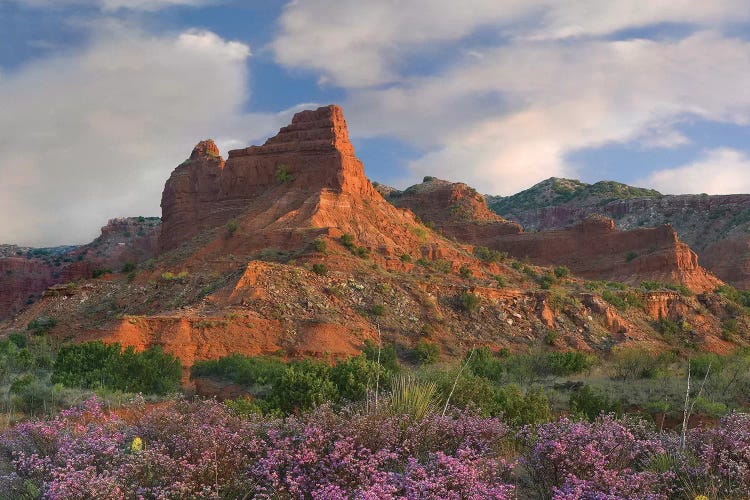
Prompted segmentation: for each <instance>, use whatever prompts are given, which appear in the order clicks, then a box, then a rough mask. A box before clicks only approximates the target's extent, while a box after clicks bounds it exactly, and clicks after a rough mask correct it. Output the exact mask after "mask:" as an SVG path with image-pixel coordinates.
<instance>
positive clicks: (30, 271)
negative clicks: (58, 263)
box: [0, 257, 55, 319]
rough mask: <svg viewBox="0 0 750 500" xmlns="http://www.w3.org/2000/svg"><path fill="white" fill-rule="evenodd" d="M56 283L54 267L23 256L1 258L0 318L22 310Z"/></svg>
mask: <svg viewBox="0 0 750 500" xmlns="http://www.w3.org/2000/svg"><path fill="white" fill-rule="evenodd" d="M53 283H55V279H54V277H53V267H52V266H50V265H48V264H46V263H44V262H41V261H38V260H31V259H25V258H22V257H6V258H3V259H0V319H2V318H6V317H8V316H10V315H12V314H13V313H15V312H17V311H18V310H20V309H21V308H22V307H23V306H24V305H26V304H27V302H29V301H33V300H34V299H36V298H37V297H39V296H40V295H41V293H42V292H44V290H45V289H46V288H47V287H48V286H50V285H52V284H53Z"/></svg>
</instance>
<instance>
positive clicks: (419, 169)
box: [345, 32, 750, 194]
mask: <svg viewBox="0 0 750 500" xmlns="http://www.w3.org/2000/svg"><path fill="white" fill-rule="evenodd" d="M749 85H750V43H748V42H747V41H744V40H740V39H731V38H726V37H724V36H722V35H719V34H716V33H712V32H699V33H695V34H693V35H690V36H688V37H686V38H683V39H680V40H670V41H655V40H640V39H635V40H627V41H608V40H586V41H581V42H577V43H574V44H558V43H556V42H550V41H543V42H533V43H530V42H527V41H516V42H514V43H511V44H506V45H504V46H501V47H498V48H494V49H491V50H489V49H488V50H485V51H484V52H483V57H482V58H481V59H476V58H473V57H467V58H466V59H465V60H464V61H462V62H461V63H458V64H455V65H453V66H452V67H450V68H448V69H447V70H445V71H443V72H441V73H439V74H436V75H430V76H424V77H405V78H403V79H402V80H401V81H400V82H399V83H398V84H394V85H391V86H389V87H388V88H386V89H379V88H374V89H354V90H352V91H351V92H350V93H349V97H348V102H347V103H346V106H345V109H346V110H347V116H348V120H349V122H350V123H351V125H352V128H353V130H355V131H356V132H357V133H358V134H362V135H366V136H377V135H391V136H395V137H398V138H400V139H402V140H406V141H408V142H410V143H412V144H415V145H418V146H419V147H420V148H422V149H424V150H426V151H427V153H426V154H425V155H424V156H423V157H422V158H419V159H417V160H415V161H412V162H411V163H410V168H411V170H412V172H411V178H410V180H416V179H419V178H420V177H422V176H424V175H436V176H442V177H446V178H449V179H456V180H462V181H465V182H469V183H470V184H472V185H474V186H476V187H477V188H479V189H481V190H483V191H484V192H489V193H499V194H511V193H513V192H515V191H517V190H519V189H523V188H525V187H528V186H529V185H531V184H533V183H534V182H537V181H539V180H541V179H544V178H546V177H550V176H575V175H576V174H577V169H576V165H571V164H569V162H568V161H567V157H568V156H569V154H570V153H572V152H574V151H579V150H583V149H590V148H597V147H602V146H605V145H608V144H613V143H619V144H628V143H633V142H635V143H639V144H640V147H641V148H654V147H677V146H679V145H682V144H685V143H686V142H688V139H687V138H686V137H684V136H683V135H682V134H681V133H680V132H679V130H677V128H676V127H678V126H679V124H680V123H681V122H682V121H684V120H687V119H691V120H710V121H716V122H727V123H735V124H740V125H743V124H746V123H747V122H748V119H750V94H748V93H747V92H746V91H745V90H744V89H747V88H748V86H749Z"/></svg>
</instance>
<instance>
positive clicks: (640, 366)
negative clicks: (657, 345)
mask: <svg viewBox="0 0 750 500" xmlns="http://www.w3.org/2000/svg"><path fill="white" fill-rule="evenodd" d="M668 365H669V358H668V357H666V356H663V355H654V354H651V353H650V352H648V351H645V350H642V349H635V348H617V349H614V350H613V351H612V361H611V363H610V365H609V366H610V376H611V377H612V378H613V379H616V380H637V379H653V378H656V377H658V376H660V375H663V374H665V373H666V369H667V367H668Z"/></svg>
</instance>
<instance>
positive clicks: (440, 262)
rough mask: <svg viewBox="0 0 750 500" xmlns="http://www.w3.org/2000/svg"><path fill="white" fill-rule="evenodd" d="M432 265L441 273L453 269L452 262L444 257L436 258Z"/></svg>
mask: <svg viewBox="0 0 750 500" xmlns="http://www.w3.org/2000/svg"><path fill="white" fill-rule="evenodd" d="M432 267H433V268H434V269H435V270H436V271H439V272H441V273H449V272H451V269H453V264H451V263H450V262H449V261H447V260H445V259H437V260H435V261H434V262H433V263H432Z"/></svg>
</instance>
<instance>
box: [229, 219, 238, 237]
mask: <svg viewBox="0 0 750 500" xmlns="http://www.w3.org/2000/svg"><path fill="white" fill-rule="evenodd" d="M238 227H239V226H238V225H237V221H236V220H234V219H230V220H229V221H228V222H227V233H228V234H229V236H232V235H233V234H234V233H236V232H237V228H238Z"/></svg>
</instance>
